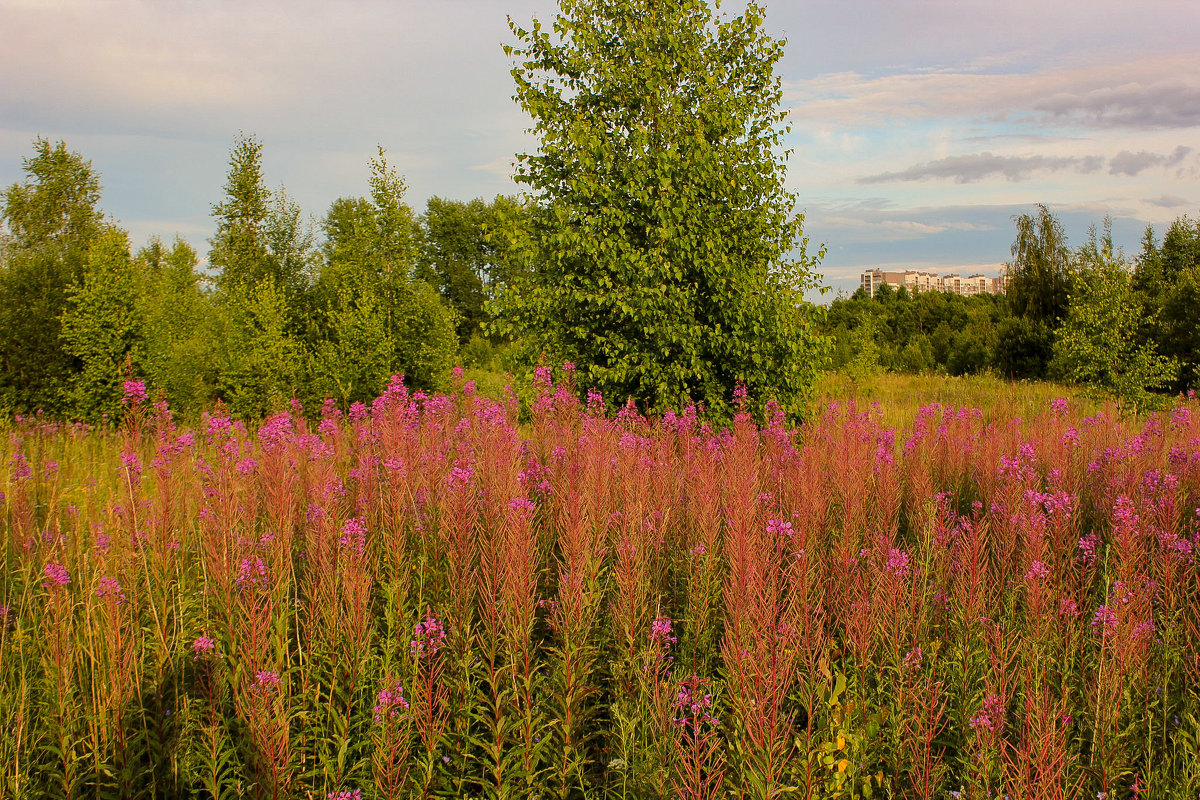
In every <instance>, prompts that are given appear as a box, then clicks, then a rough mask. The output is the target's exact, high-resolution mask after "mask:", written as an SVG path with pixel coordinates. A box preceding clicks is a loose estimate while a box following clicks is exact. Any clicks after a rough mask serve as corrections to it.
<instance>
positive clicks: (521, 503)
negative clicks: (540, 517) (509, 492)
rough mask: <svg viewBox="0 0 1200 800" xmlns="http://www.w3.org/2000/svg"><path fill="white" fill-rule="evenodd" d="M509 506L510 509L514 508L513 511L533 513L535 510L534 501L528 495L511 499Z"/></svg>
mask: <svg viewBox="0 0 1200 800" xmlns="http://www.w3.org/2000/svg"><path fill="white" fill-rule="evenodd" d="M508 507H509V508H510V509H512V510H513V511H519V512H525V513H532V512H533V501H531V500H530V499H529V498H527V497H514V498H513V499H512V500H510V501H509V503H508Z"/></svg>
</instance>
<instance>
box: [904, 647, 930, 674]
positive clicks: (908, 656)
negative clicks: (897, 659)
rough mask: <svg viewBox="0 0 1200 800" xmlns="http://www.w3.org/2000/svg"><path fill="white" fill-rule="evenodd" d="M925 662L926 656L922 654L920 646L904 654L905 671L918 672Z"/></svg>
mask: <svg viewBox="0 0 1200 800" xmlns="http://www.w3.org/2000/svg"><path fill="white" fill-rule="evenodd" d="M924 662H925V654H924V653H922V652H921V648H920V646H919V645H918V646H917V647H914V648H913V649H912V650H909V651H908V652H907V653H905V654H904V668H905V669H911V670H918V669H920V668H921V664H923V663H924Z"/></svg>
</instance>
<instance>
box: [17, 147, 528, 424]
mask: <svg viewBox="0 0 1200 800" xmlns="http://www.w3.org/2000/svg"><path fill="white" fill-rule="evenodd" d="M262 150H263V145H262V143H261V142H259V141H257V140H256V139H254V138H253V137H249V136H242V137H240V138H238V139H237V141H236V142H235V144H234V146H233V148H232V150H231V154H230V164H229V172H228V177H227V182H226V185H225V193H224V197H223V198H222V199H221V200H220V202H218V203H216V204H215V205H214V206H213V216H214V218H215V220H216V233H215V234H214V236H213V238H212V239H211V240H210V250H209V253H208V259H207V264H206V265H202V264H201V262H200V258H199V255H198V253H197V252H196V251H195V249H193V248H192V247H191V246H190V245H189V244H188V243H187V242H185V241H183V240H182V239H179V238H176V239H175V241H174V242H171V243H164V242H163V241H161V240H160V239H157V238H154V239H152V240H151V241H150V242H149V243H148V244H146V245H145V246H143V247H141V248H138V249H134V248H133V247H132V245H131V242H130V238H129V235H128V233H127V232H126V231H124V230H122V229H121V228H120V227H119V226H118V225H116V224H115V223H114V222H113V221H112V220H110V219H109V218H107V217H106V216H105V215H104V213H103V212H102V211H101V209H100V195H101V189H100V181H99V176H98V175H97V173H96V171H95V169H94V168H93V167H92V164H91V163H90V162H89V161H87V160H86V159H85V158H84V157H83V156H81V155H80V154H78V153H76V152H73V151H71V150H69V149H68V148H67V146H66V144H65V143H63V142H54V143H52V142H50V141H48V140H46V139H38V140H37V141H36V142H35V143H34V154H33V155H32V156H31V157H29V158H27V159H25V161H24V165H23V167H24V173H25V179H24V180H23V181H20V182H17V183H14V184H13V185H12V186H10V187H8V189H7V190H6V191H5V192H4V193H3V196H2V197H0V220H2V222H3V230H2V232H0V414H14V413H33V412H36V411H38V410H41V411H43V412H44V413H47V414H51V415H54V416H57V417H65V418H77V419H83V420H88V421H92V422H97V421H101V420H103V419H104V418H105V416H106V415H109V416H111V415H115V414H116V413H117V412H118V411H119V410H120V407H121V399H122V386H123V383H124V381H126V380H129V379H131V378H133V377H138V378H142V379H145V380H146V381H147V382H148V383H149V384H150V385H151V386H152V387H153V388H154V390H156V391H157V392H159V393H160V394H161V395H162V398H163V399H165V400H166V401H167V402H168V403H169V404H170V406H171V407H172V408H174V409H176V410H177V411H182V412H198V411H199V410H202V409H206V408H208V407H210V406H211V405H212V404H213V403H214V402H216V401H217V400H221V401H223V402H224V403H225V404H226V405H227V406H228V407H229V408H230V410H231V411H233V412H234V413H236V414H238V415H240V416H244V417H252V416H257V415H261V414H263V413H265V412H266V411H268V410H269V409H271V408H275V407H278V406H280V405H281V404H284V403H286V402H288V401H289V400H290V399H291V398H292V397H293V396H294V397H297V398H299V399H301V400H302V401H304V402H306V403H307V402H313V401H316V402H319V401H321V400H322V399H323V398H326V397H330V398H333V399H334V400H336V401H337V402H338V403H339V404H340V405H342V406H343V407H346V406H349V405H350V404H352V403H354V402H358V401H366V400H369V399H370V398H373V397H375V396H376V395H377V394H379V393H380V392H381V391H382V390H383V388H384V387H385V386H386V384H387V380H388V378H389V376H391V375H393V374H397V373H402V374H404V375H405V376H406V378H407V379H408V381H409V382H410V384H412V385H415V386H417V387H431V386H434V385H436V384H439V383H440V382H441V381H443V380H444V379H445V374H446V372H447V371H448V370H449V368H450V366H451V365H452V364H453V363H454V362H455V361H456V360H462V359H463V358H464V357H465V358H466V360H467V361H468V362H469V363H470V362H471V361H472V359H474V360H475V361H480V360H483V361H486V360H487V359H488V358H490V356H491V354H492V350H493V344H494V339H495V337H492V339H489V338H488V336H487V334H486V332H485V330H484V327H485V325H486V323H487V322H488V320H489V316H488V313H487V312H486V311H485V309H484V304H485V302H486V300H487V299H488V297H489V296H491V295H492V294H494V293H495V292H496V291H497V290H498V287H499V286H501V285H503V284H506V283H508V282H509V281H510V280H511V277H512V270H513V268H514V263H515V262H514V260H513V258H512V257H511V254H510V253H509V248H508V246H507V245H506V244H505V242H506V241H507V238H501V237H493V236H490V235H489V233H490V232H491V231H492V230H495V229H499V228H501V227H504V228H505V229H511V228H513V227H514V226H515V227H519V226H521V225H523V224H524V220H525V218H526V217H527V216H528V214H529V213H530V211H529V209H528V208H527V207H525V206H522V205H521V204H520V203H518V202H517V201H516V200H515V199H514V198H511V197H497V198H495V199H494V200H492V201H490V202H488V201H484V200H482V199H476V200H472V201H470V202H461V201H454V200H446V199H443V198H439V197H434V198H431V199H430V200H429V201H428V203H427V206H426V209H425V211H424V213H422V214H420V215H417V214H416V213H415V212H414V211H413V210H412V209H411V208H410V207H409V206H408V205H407V204H406V203H405V201H404V195H405V188H406V187H405V184H404V182H403V180H402V179H401V178H400V177H399V176H398V175H397V174H396V172H395V170H394V169H393V168H392V167H391V166H390V165H389V164H388V162H387V159H386V157H385V154H384V153H383V151H382V150H381V151H380V152H379V154H378V156H377V157H376V158H373V159H371V160H370V162H369V164H368V166H369V171H370V177H369V180H368V190H369V191H368V192H367V194H366V195H365V196H363V197H355V198H340V199H338V200H335V201H334V202H333V203H332V204H331V205H330V207H329V209H328V211H327V212H326V214H325V216H324V217H323V219H321V220H320V222H319V225H318V228H319V234H320V236H319V238H318V231H314V230H313V226H312V225H311V224H310V223H309V222H308V221H307V220H306V218H305V216H304V214H303V213H302V211H301V209H300V208H299V206H297V204H296V203H295V202H294V201H292V200H291V199H290V198H289V197H288V196H287V194H286V193H285V192H284V191H283V190H282V189H280V190H277V191H272V190H270V189H268V188H267V184H266V180H265V176H264V174H263V169H262ZM460 351H461V353H460Z"/></svg>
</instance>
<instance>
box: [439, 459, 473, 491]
mask: <svg viewBox="0 0 1200 800" xmlns="http://www.w3.org/2000/svg"><path fill="white" fill-rule="evenodd" d="M474 475H475V471H474V470H473V469H471V467H470V466H465V467H464V466H459V465H457V464H455V465H454V466H453V467H451V468H450V474H449V475H447V476H446V485H447V486H449V487H450V488H451V489H457V488H461V487H464V486H468V485H470V483H471V478H472V477H474Z"/></svg>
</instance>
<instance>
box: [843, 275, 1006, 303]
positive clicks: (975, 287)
mask: <svg viewBox="0 0 1200 800" xmlns="http://www.w3.org/2000/svg"><path fill="white" fill-rule="evenodd" d="M884 284H887V285H888V286H890V287H892V288H893V289H899V288H900V287H901V286H903V287H905V288H907V289H908V291H909V292H953V293H954V294H958V295H962V296H963V297H970V296H971V295H974V294H985V293H986V294H999V293H1000V292H1003V291H1004V275H1003V274H1001V275H1000V277H998V278H989V277H987V276H986V275H981V274H978V273H977V274H975V275H968V276H966V277H963V276H962V275H959V274H958V273H955V272H951V273H950V274H949V275H938V274H936V273H933V272H919V271H917V270H911V269H906V270H898V271H894V272H888V271H885V270H881V269H869V270H866V271H865V272H863V274H862V276H861V277H860V278H859V286H860V287H861V288H862V289H863V291H865V292H866V293H867V295H869V296H870V297H874V296H875V291H876V290H877V289H878V288H879V287H880V286H883V285H884Z"/></svg>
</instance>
